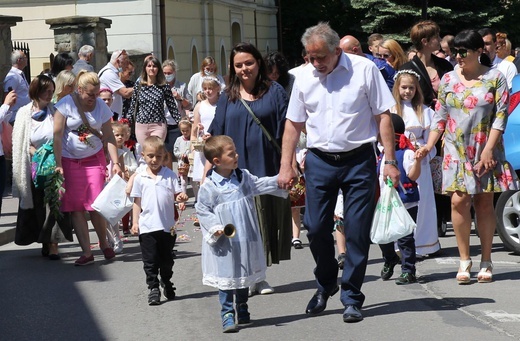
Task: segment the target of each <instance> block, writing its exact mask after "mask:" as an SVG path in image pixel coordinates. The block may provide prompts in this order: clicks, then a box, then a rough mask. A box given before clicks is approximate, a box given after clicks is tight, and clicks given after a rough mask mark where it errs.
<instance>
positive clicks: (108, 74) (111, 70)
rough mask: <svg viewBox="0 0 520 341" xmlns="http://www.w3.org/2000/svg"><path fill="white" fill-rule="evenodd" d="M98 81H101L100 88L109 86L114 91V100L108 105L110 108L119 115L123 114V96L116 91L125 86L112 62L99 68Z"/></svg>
mask: <svg viewBox="0 0 520 341" xmlns="http://www.w3.org/2000/svg"><path fill="white" fill-rule="evenodd" d="M99 82H100V83H101V88H109V89H110V90H112V92H113V93H114V101H113V102H112V105H111V106H110V110H112V111H113V112H116V113H118V114H119V116H121V114H123V97H122V96H121V95H120V94H119V92H116V91H118V90H119V89H122V88H125V85H124V84H123V82H121V79H120V78H119V72H118V71H117V68H116V67H115V66H114V65H113V64H112V63H110V62H109V63H108V64H107V65H105V67H103V68H102V69H101V70H99Z"/></svg>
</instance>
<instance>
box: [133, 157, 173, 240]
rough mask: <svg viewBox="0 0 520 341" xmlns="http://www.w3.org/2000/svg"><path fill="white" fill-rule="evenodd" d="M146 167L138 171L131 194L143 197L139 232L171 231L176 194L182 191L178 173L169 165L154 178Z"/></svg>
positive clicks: (134, 196)
mask: <svg viewBox="0 0 520 341" xmlns="http://www.w3.org/2000/svg"><path fill="white" fill-rule="evenodd" d="M147 168H148V167H146V168H144V169H143V171H138V172H136V173H137V175H136V176H135V179H134V185H133V187H132V191H131V193H130V196H131V197H132V198H141V208H142V211H141V214H140V215H139V234H143V233H150V232H154V231H164V232H168V233H170V227H172V226H173V225H175V208H174V205H175V194H177V193H180V192H182V189H181V187H180V185H179V182H178V181H177V175H176V174H175V173H174V172H173V171H172V170H171V169H169V168H168V167H164V166H163V167H162V168H161V170H160V171H159V174H157V177H156V178H155V179H153V178H152V177H151V176H150V175H148V173H147V172H146V169H147Z"/></svg>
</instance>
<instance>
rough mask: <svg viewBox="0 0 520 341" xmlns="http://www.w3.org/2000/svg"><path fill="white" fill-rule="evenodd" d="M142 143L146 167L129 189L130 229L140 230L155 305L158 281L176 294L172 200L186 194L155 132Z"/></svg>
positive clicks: (150, 301)
mask: <svg viewBox="0 0 520 341" xmlns="http://www.w3.org/2000/svg"><path fill="white" fill-rule="evenodd" d="M142 147H143V152H142V153H143V159H144V161H145V162H146V165H147V167H146V171H145V172H137V173H136V175H135V177H134V179H133V184H132V190H131V193H130V196H131V197H133V198H134V208H133V215H132V218H133V224H132V233H133V234H137V233H139V244H140V245H141V253H142V258H143V263H144V272H145V274H146V283H147V284H148V289H150V293H149V294H148V304H149V305H158V304H160V300H161V292H160V291H159V285H163V286H164V292H163V293H164V296H165V297H166V298H167V299H168V300H172V299H174V298H175V288H174V287H173V283H172V282H171V281H170V279H171V277H172V275H173V264H174V262H173V256H172V248H173V243H174V239H173V236H172V235H171V234H170V229H171V227H172V226H174V225H175V207H174V205H175V200H178V201H182V202H184V201H186V200H188V196H187V195H186V194H185V193H181V188H180V186H179V182H178V181H177V175H176V174H175V173H174V172H173V171H172V170H171V169H169V168H168V167H164V166H163V159H164V158H165V157H166V153H167V152H166V149H165V148H164V142H163V141H162V140H161V139H160V138H159V137H157V136H150V137H147V138H146V139H145V140H144V143H143V145H142ZM159 274H160V276H161V279H160V280H159Z"/></svg>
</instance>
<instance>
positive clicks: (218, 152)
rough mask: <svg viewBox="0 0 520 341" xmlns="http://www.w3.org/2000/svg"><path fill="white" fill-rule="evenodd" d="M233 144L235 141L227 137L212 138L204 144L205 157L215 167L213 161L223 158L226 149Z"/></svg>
mask: <svg viewBox="0 0 520 341" xmlns="http://www.w3.org/2000/svg"><path fill="white" fill-rule="evenodd" d="M233 143H234V142H233V139H232V138H231V137H229V136H227V135H217V136H212V137H210V138H209V139H207V140H206V142H205V143H204V157H205V158H206V160H208V161H209V163H211V164H212V165H213V159H214V158H219V157H221V156H222V153H223V152H224V147H225V146H227V145H230V144H233Z"/></svg>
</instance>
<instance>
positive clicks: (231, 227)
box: [224, 224, 237, 238]
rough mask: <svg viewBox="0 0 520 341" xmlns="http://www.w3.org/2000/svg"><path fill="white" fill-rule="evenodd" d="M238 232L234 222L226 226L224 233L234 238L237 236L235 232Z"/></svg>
mask: <svg viewBox="0 0 520 341" xmlns="http://www.w3.org/2000/svg"><path fill="white" fill-rule="evenodd" d="M236 232H237V230H236V228H235V225H233V224H227V225H226V226H224V235H225V236H226V237H228V238H233V237H234V236H235V233H236Z"/></svg>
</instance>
